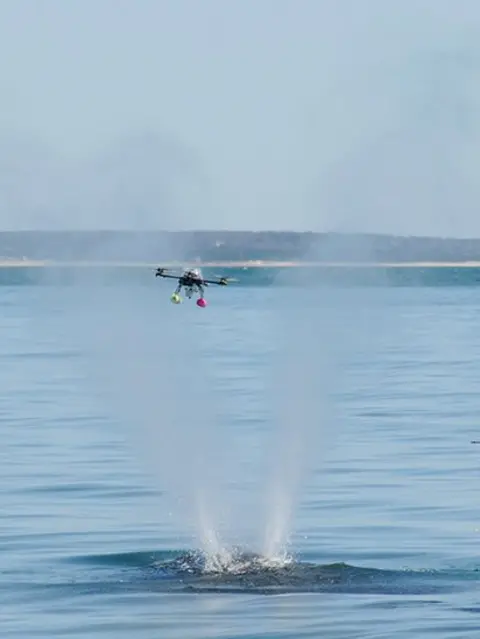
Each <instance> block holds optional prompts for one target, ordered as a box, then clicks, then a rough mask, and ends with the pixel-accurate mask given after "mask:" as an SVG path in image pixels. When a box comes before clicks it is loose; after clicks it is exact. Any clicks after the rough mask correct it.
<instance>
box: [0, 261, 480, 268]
mask: <svg viewBox="0 0 480 639" xmlns="http://www.w3.org/2000/svg"><path fill="white" fill-rule="evenodd" d="M193 264H194V265H195V266H198V267H200V268H241V269H250V268H308V267H310V268H312V267H314V268H480V261H465V262H294V261H291V262H290V261H273V260H272V261H270V260H255V261H251V262H249V261H215V262H194V263H193ZM183 265H184V263H183V262H157V263H155V264H152V263H142V262H78V261H77V262H55V261H50V260H1V261H0V268H46V267H54V268H72V267H74V268H126V267H128V268H130V267H136V268H148V269H155V268H157V267H158V266H163V267H165V268H170V269H180V268H182V267H183Z"/></svg>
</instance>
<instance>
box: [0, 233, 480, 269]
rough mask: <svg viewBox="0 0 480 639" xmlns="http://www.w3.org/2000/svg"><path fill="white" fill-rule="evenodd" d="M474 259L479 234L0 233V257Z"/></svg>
mask: <svg viewBox="0 0 480 639" xmlns="http://www.w3.org/2000/svg"><path fill="white" fill-rule="evenodd" d="M2 259H3V260H8V259H9V260H12V259H27V260H52V261H104V262H108V261H138V262H161V261H173V260H175V261H176V260H180V261H189V260H200V261H217V260H218V261H249V260H279V261H281V260H285V261H292V260H295V261H302V260H305V261H308V260H311V261H318V262H321V261H325V262H331V261H342V262H422V261H424V262H465V261H480V238H479V239H458V238H451V239H450V238H436V237H420V236H419V237H416V236H395V235H385V234H372V233H328V232H325V233H319V232H318V233H317V232H313V231H305V232H302V231H224V230H218V231H212V230H209V231H121V230H118V231H114V230H111V231H109V230H103V231H93V230H92V231H34V230H31V231H0V260H2Z"/></svg>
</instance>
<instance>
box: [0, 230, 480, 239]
mask: <svg viewBox="0 0 480 639" xmlns="http://www.w3.org/2000/svg"><path fill="white" fill-rule="evenodd" d="M5 233H18V234H26V233H38V234H44V233H72V234H74V233H78V234H82V233H124V234H128V233H130V234H135V233H165V234H168V233H173V234H191V233H249V234H250V233H251V234H255V233H258V234H260V233H270V234H272V235H276V234H284V233H288V234H293V235H348V236H364V237H365V236H369V237H372V236H373V237H382V238H401V239H418V240H422V239H423V240H447V241H448V240H454V241H461V242H469V241H475V242H478V241H480V236H471V237H458V236H455V235H452V236H449V235H414V234H411V233H409V234H401V233H398V234H397V233H384V232H379V231H313V230H308V229H306V230H293V229H283V230H282V229H260V230H259V229H257V230H254V229H222V228H214V229H198V228H197V229H161V228H144V229H115V228H102V229H93V228H89V229H78V228H77V229H68V228H64V229H61V228H58V229H36V228H30V229H0V235H1V234H5Z"/></svg>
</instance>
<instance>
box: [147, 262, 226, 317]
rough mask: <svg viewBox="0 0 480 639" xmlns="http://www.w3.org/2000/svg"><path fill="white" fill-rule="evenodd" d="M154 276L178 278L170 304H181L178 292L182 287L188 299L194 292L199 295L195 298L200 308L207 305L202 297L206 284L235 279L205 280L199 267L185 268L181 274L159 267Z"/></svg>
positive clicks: (220, 283) (218, 283) (220, 284)
mask: <svg viewBox="0 0 480 639" xmlns="http://www.w3.org/2000/svg"><path fill="white" fill-rule="evenodd" d="M155 277H166V278H170V279H174V280H178V285H177V288H176V289H175V290H174V292H173V293H172V295H171V297H170V301H171V302H172V304H181V302H182V298H181V297H180V293H181V291H182V288H183V289H185V296H186V297H187V298H188V299H192V296H193V295H194V294H195V293H197V294H198V295H199V297H198V299H197V306H200V308H205V307H206V305H207V301H206V299H205V298H204V294H205V287H206V286H208V285H209V284H217V285H218V286H226V285H227V284H228V283H229V282H234V281H236V280H233V279H231V278H228V277H219V278H218V279H217V280H207V279H205V278H204V277H203V275H202V272H201V270H200V269H199V268H187V269H185V270H184V271H183V273H182V274H181V275H178V274H177V275H175V274H173V273H169V272H168V269H167V268H162V267H159V268H157V270H156V271H155Z"/></svg>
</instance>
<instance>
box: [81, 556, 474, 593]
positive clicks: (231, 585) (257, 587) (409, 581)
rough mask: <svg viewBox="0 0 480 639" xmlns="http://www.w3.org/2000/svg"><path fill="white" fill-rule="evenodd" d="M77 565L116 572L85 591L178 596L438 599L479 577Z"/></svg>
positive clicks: (111, 562)
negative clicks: (317, 595) (310, 595)
mask: <svg viewBox="0 0 480 639" xmlns="http://www.w3.org/2000/svg"><path fill="white" fill-rule="evenodd" d="M69 561H74V562H75V563H82V564H90V565H96V566H105V567H109V568H114V569H115V568H116V569H117V570H114V572H113V574H111V575H110V577H111V581H105V579H104V575H103V578H102V579H101V580H100V581H98V582H95V581H92V583H85V582H83V583H78V582H77V583H76V584H75V585H73V584H72V587H74V588H75V589H76V590H77V591H78V592H79V593H80V591H82V592H85V591H88V592H96V593H100V592H103V593H105V592H110V593H113V592H119V591H121V592H126V591H128V592H134V591H142V592H145V591H150V592H163V593H168V592H175V593H181V592H183V593H214V592H215V593H239V594H248V593H256V594H265V595H267V594H287V593H344V594H362V595H366V594H377V595H409V596H412V595H435V594H440V593H451V592H457V591H459V590H465V589H467V587H468V589H469V590H471V587H472V581H475V582H477V581H479V582H480V575H479V574H478V573H476V572H473V571H465V570H439V571H436V570H425V571H419V570H384V569H376V568H368V567H359V566H352V565H349V564H346V563H342V562H339V563H332V564H317V563H313V562H306V561H296V560H287V561H283V562H277V563H275V562H269V561H267V560H265V559H264V558H262V557H260V556H258V555H255V554H251V553H238V554H237V555H235V556H234V557H233V558H232V559H230V560H229V561H228V562H227V563H224V564H223V565H222V564H210V563H209V560H208V558H206V557H205V556H203V555H202V554H201V553H197V552H181V553H178V552H174V551H169V552H162V553H158V552H151V553H150V552H140V553H124V554H111V555H100V556H87V557H77V558H76V559H74V560H69Z"/></svg>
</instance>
